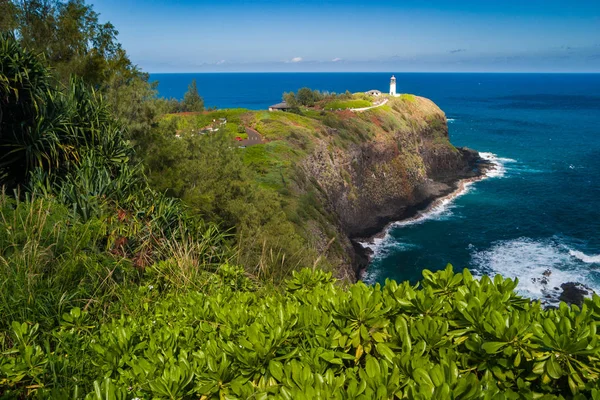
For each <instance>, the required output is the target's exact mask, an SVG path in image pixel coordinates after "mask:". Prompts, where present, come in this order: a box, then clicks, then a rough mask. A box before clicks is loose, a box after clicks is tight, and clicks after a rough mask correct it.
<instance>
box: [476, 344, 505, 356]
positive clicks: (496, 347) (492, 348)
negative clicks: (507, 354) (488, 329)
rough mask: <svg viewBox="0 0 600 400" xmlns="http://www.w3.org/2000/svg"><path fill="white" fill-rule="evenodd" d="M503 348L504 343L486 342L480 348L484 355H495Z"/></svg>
mask: <svg viewBox="0 0 600 400" xmlns="http://www.w3.org/2000/svg"><path fill="white" fill-rule="evenodd" d="M504 346H506V342H486V343H484V344H483V345H482V346H481V347H482V348H483V350H485V352H486V353H488V354H495V353H497V352H498V351H500V349H501V348H502V347H504Z"/></svg>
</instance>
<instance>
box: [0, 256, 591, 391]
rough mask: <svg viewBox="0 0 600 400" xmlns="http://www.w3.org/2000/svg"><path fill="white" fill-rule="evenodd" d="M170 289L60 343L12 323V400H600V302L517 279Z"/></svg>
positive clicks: (312, 277)
mask: <svg viewBox="0 0 600 400" xmlns="http://www.w3.org/2000/svg"><path fill="white" fill-rule="evenodd" d="M158 282H159V283H156V284H150V285H140V286H139V288H138V289H137V291H135V292H132V293H131V294H130V296H129V297H128V298H127V300H124V301H123V303H122V304H121V306H122V307H123V311H122V314H121V316H120V317H116V318H113V319H111V320H108V321H106V322H104V323H99V321H98V320H97V319H96V318H95V316H94V315H91V314H90V313H89V312H86V311H85V310H81V309H80V308H73V309H71V310H65V312H64V313H63V315H62V317H61V321H60V324H58V325H57V326H56V327H55V328H54V329H53V330H52V331H51V332H46V333H44V332H41V331H40V326H39V325H38V324H35V323H33V324H32V323H19V322H15V323H13V324H12V326H11V330H10V333H9V334H7V335H6V336H5V337H4V340H3V343H4V345H3V346H4V349H3V350H4V351H5V353H4V354H7V355H8V356H7V357H4V358H3V359H2V360H1V361H0V370H1V371H2V373H3V376H2V380H0V385H2V386H0V387H4V388H5V389H4V390H5V395H7V396H10V395H11V394H13V393H14V394H17V393H21V394H23V393H27V394H28V395H29V396H38V397H46V396H50V397H53V398H59V397H61V398H67V397H71V398H72V397H76V398H77V397H83V396H86V394H87V397H86V398H89V399H112V398H115V399H126V398H133V397H135V398H169V399H178V398H190V399H191V398H221V399H223V398H229V399H237V398H241V399H248V398H264V399H266V398H275V399H314V398H328V399H374V398H377V399H392V398H408V399H534V398H544V399H559V398H564V397H563V396H566V397H568V398H577V399H592V398H593V399H599V398H600V391H598V389H597V387H598V373H599V372H600V359H599V356H600V344H599V343H598V335H597V321H598V319H599V318H600V297H595V298H594V299H593V301H592V300H587V301H586V303H585V305H584V306H583V308H582V309H579V308H577V307H573V308H569V307H567V306H566V305H564V304H562V305H561V307H560V308H559V309H555V310H545V311H544V310H542V309H541V307H540V304H539V303H533V304H530V303H529V301H528V300H526V299H522V298H520V297H519V296H517V295H515V293H514V291H513V290H514V288H515V285H516V282H514V281H511V280H503V279H502V278H500V277H499V276H498V277H496V278H495V279H493V280H491V279H489V278H487V277H484V278H483V279H481V281H479V280H476V279H473V277H471V275H470V274H469V272H468V271H467V270H465V271H464V272H463V273H462V274H454V273H452V269H451V268H447V269H446V270H445V271H440V272H438V273H435V274H434V273H431V272H428V271H424V272H423V280H422V282H421V285H420V287H418V286H415V287H413V286H410V285H409V284H408V283H406V282H405V283H403V284H400V285H398V284H396V283H395V282H393V281H390V282H387V283H386V285H385V287H383V288H381V287H380V286H379V285H377V286H374V287H373V286H366V285H364V284H362V283H358V284H356V285H353V286H352V287H350V288H348V289H347V290H346V289H342V288H341V287H340V286H338V285H336V284H335V282H334V281H333V280H332V279H331V276H330V275H329V274H325V273H323V272H320V271H311V270H303V271H301V272H299V273H295V274H294V277H293V278H292V279H290V280H288V281H286V282H285V283H284V285H283V287H282V289H281V290H266V289H265V288H259V287H257V286H256V285H255V284H254V282H252V281H251V280H248V279H247V278H246V277H245V276H244V274H243V271H241V270H239V269H236V268H233V267H229V266H226V265H225V266H223V267H222V268H221V269H219V270H218V271H217V272H216V273H215V274H206V275H202V277H201V278H200V276H198V277H196V279H195V282H198V284H199V285H200V286H198V287H195V288H194V289H196V290H188V291H185V292H181V291H179V292H177V293H175V292H173V291H172V289H171V288H170V287H169V284H170V283H172V282H171V281H166V282H162V281H161V280H160V279H159V280H158ZM167 282H168V283H167ZM169 289H171V290H169ZM198 289H199V290H198ZM48 338H51V344H50V343H49V342H48ZM88 393H89V394H88Z"/></svg>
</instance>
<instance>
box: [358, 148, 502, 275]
mask: <svg viewBox="0 0 600 400" xmlns="http://www.w3.org/2000/svg"><path fill="white" fill-rule="evenodd" d="M477 154H478V157H477V158H476V160H475V162H474V163H473V171H475V173H474V175H473V176H466V177H462V178H459V179H456V180H454V181H451V182H449V183H445V184H446V185H447V186H448V188H447V189H445V190H441V191H440V192H439V193H438V194H437V195H433V196H431V197H429V198H427V199H425V200H424V201H422V202H421V203H419V204H417V205H415V206H412V207H409V208H407V209H406V210H404V212H403V213H402V215H399V217H398V218H393V219H392V218H390V219H389V220H388V221H385V223H384V224H382V225H381V228H379V229H377V230H376V231H375V230H372V231H373V232H375V233H374V234H371V233H370V232H367V233H366V234H364V235H361V236H357V237H353V238H350V241H351V242H352V245H353V247H354V250H355V253H356V258H357V260H356V264H355V271H356V280H357V281H362V280H363V278H364V277H365V275H366V273H367V271H368V268H369V266H370V265H371V262H372V261H373V256H374V255H375V251H374V250H373V248H374V247H375V248H376V247H377V246H378V243H377V241H381V240H383V239H384V238H385V237H386V236H387V234H388V233H389V231H390V230H391V229H393V228H394V227H396V226H403V225H409V224H412V223H416V222H418V221H420V220H422V219H425V218H427V217H428V216H430V215H431V214H432V213H433V212H435V210H436V209H437V208H438V207H442V206H444V205H446V204H448V203H451V202H452V201H453V200H454V199H456V198H458V197H460V196H462V195H463V194H465V193H467V192H468V189H469V187H470V186H471V185H473V184H474V183H476V182H479V181H482V180H485V179H487V178H491V177H493V176H495V175H493V172H494V171H499V170H500V169H501V168H502V166H501V164H499V163H496V162H494V161H492V160H490V159H488V158H484V157H483V156H482V154H487V153H479V152H477ZM430 184H434V182H431V183H430ZM437 184H440V183H439V182H437ZM442 184H443V183H442Z"/></svg>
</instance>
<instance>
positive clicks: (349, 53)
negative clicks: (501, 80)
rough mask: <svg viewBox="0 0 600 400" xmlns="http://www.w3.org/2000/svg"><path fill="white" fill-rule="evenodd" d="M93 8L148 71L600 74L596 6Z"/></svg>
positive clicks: (439, 2)
mask: <svg viewBox="0 0 600 400" xmlns="http://www.w3.org/2000/svg"><path fill="white" fill-rule="evenodd" d="M92 1H93V0H92ZM93 4H94V9H95V10H96V11H97V12H99V13H100V19H101V20H102V21H110V22H112V23H113V24H114V25H115V26H116V28H117V29H118V30H119V32H120V34H119V40H120V41H121V43H122V44H123V46H124V48H125V49H126V50H127V52H128V53H129V55H130V57H131V59H132V61H133V62H134V63H136V64H138V65H139V66H140V67H141V68H142V69H143V70H145V71H147V72H155V73H157V72H236V71H248V72H253V71H281V72H284V71H303V72H310V71H373V72H375V71H397V72H405V71H417V72H427V71H430V72H442V71H443V72H455V71H456V72H473V71H475V72H488V71H498V72H600V0H594V1H588V0H570V1H558V0H545V1H542V0H518V1H516V0H504V1H493V0H477V1H475V0H468V1H460V0H455V1H446V0H430V1H416V0H414V1H413V0H394V1H379V0H362V1H357V0H344V1H338V0H336V1H316V0H305V1H302V0H300V1H293V2H292V1H286V0H278V1H274V0H238V1H226V0H225V1H219V0H214V1H210V2H207V1H189V0H188V1H182V0H180V1H176V0H170V1H169V0H147V1H144V2H141V1H132V0H96V1H94V2H93Z"/></svg>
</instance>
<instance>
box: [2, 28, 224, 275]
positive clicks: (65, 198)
mask: <svg viewBox="0 0 600 400" xmlns="http://www.w3.org/2000/svg"><path fill="white" fill-rule="evenodd" d="M0 42H1V43H0V102H1V103H0V104H1V106H2V107H1V110H2V111H1V114H0V187H2V186H4V187H5V188H13V189H14V188H18V187H21V188H23V189H25V190H23V191H22V193H24V194H25V195H27V196H34V197H35V196H37V197H39V196H48V195H50V196H53V197H55V198H57V199H58V200H59V202H60V203H62V204H65V205H66V206H67V207H69V209H70V210H71V211H72V213H73V214H74V215H76V216H77V217H78V218H80V219H82V220H83V221H88V220H90V219H91V218H94V217H102V218H105V219H107V220H108V221H109V225H111V226H112V227H110V228H109V233H108V238H107V239H108V240H107V243H108V245H109V246H113V247H114V246H116V244H118V245H119V247H120V248H121V250H122V251H121V250H119V252H120V253H121V254H123V255H126V256H129V257H132V258H135V260H136V263H138V264H139V266H140V267H144V266H146V265H148V264H149V263H151V261H152V259H153V258H154V257H155V256H156V255H157V254H159V253H160V248H161V247H162V246H163V245H164V244H165V242H167V241H169V240H175V241H177V240H182V239H187V238H190V237H196V238H200V237H204V236H205V235H206V232H211V233H210V236H211V237H213V236H214V240H212V239H211V240H212V242H214V243H222V242H223V236H222V235H221V234H220V233H219V232H218V230H216V229H214V227H212V226H208V225H205V224H204V223H202V221H200V220H198V219H197V218H192V217H191V216H190V214H188V213H186V212H185V210H184V207H183V205H182V204H181V202H180V201H178V200H174V199H170V198H168V197H166V196H164V195H162V194H160V193H156V192H154V191H153V190H151V189H150V188H149V187H148V184H147V179H146V177H145V175H144V173H143V170H142V167H141V166H140V165H139V164H137V163H135V162H133V161H132V160H133V159H134V151H133V148H132V146H131V145H130V144H129V143H128V142H127V140H126V139H125V137H126V132H125V131H124V128H123V126H122V125H121V124H120V123H119V121H117V120H116V119H115V118H114V117H113V115H112V114H111V112H110V109H109V107H108V106H107V104H106V103H105V102H104V100H103V98H102V95H101V94H100V93H98V92H97V91H95V90H94V89H93V88H91V87H89V86H88V85H86V84H85V83H83V81H82V80H81V79H78V78H77V77H73V78H72V79H71V82H70V84H69V86H67V87H60V86H59V83H58V82H56V81H54V80H53V78H52V73H51V71H48V69H47V68H46V67H44V63H43V62H42V59H41V57H42V56H38V55H35V54H32V53H31V52H29V51H27V50H24V49H22V48H21V46H20V45H19V44H18V43H17V41H16V40H15V39H14V38H13V37H11V36H9V35H6V34H3V35H2V36H0ZM215 254H222V252H221V251H220V249H219V251H216V252H215ZM211 257H212V256H211ZM217 258H220V257H217Z"/></svg>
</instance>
